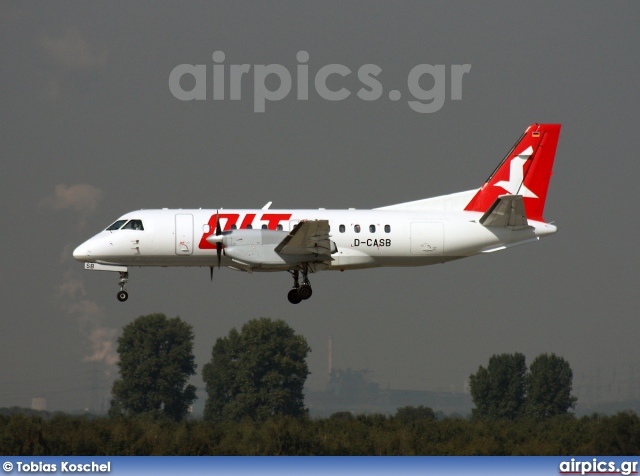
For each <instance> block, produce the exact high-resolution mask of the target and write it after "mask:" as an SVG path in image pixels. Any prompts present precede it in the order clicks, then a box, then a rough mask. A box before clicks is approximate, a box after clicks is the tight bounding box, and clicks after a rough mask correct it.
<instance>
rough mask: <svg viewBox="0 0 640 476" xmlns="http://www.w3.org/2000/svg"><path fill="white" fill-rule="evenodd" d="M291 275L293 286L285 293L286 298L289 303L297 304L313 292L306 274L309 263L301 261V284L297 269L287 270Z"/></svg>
mask: <svg viewBox="0 0 640 476" xmlns="http://www.w3.org/2000/svg"><path fill="white" fill-rule="evenodd" d="M289 272H290V273H291V275H292V276H293V288H292V289H291V291H289V294H287V298H288V299H289V302H290V303H291V304H299V303H300V302H302V301H305V300H307V299H309V298H310V297H311V295H312V294H313V290H312V289H311V283H310V282H309V278H308V274H309V265H308V264H307V263H303V265H302V284H299V282H298V280H299V276H300V271H299V270H297V269H296V270H293V271H289Z"/></svg>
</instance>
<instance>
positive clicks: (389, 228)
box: [384, 225, 391, 233]
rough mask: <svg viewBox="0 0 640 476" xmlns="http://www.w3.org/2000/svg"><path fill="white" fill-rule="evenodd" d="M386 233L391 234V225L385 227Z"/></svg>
mask: <svg viewBox="0 0 640 476" xmlns="http://www.w3.org/2000/svg"><path fill="white" fill-rule="evenodd" d="M384 232H385V233H391V225H385V226H384Z"/></svg>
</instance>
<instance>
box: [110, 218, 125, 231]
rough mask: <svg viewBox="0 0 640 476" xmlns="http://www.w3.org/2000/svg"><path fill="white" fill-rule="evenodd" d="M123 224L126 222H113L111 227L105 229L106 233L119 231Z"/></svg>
mask: <svg viewBox="0 0 640 476" xmlns="http://www.w3.org/2000/svg"><path fill="white" fill-rule="evenodd" d="M125 223H127V220H118V221H117V222H115V223H114V224H113V225H111V226H110V227H109V228H107V231H115V230H119V229H120V227H121V226H122V225H124V224H125Z"/></svg>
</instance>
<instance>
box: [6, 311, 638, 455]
mask: <svg viewBox="0 0 640 476" xmlns="http://www.w3.org/2000/svg"><path fill="white" fill-rule="evenodd" d="M193 339H194V336H193V330H192V328H191V326H190V325H189V324H187V323H185V322H184V321H182V320H181V319H180V318H179V317H175V318H172V319H169V318H167V317H166V316H165V315H164V314H150V315H147V316H140V317H139V318H138V319H136V320H135V321H133V322H131V323H130V324H128V325H127V326H125V327H124V328H123V332H122V335H121V337H120V338H119V339H118V353H119V355H120V361H119V363H118V366H119V370H120V378H119V379H118V380H116V381H115V382H114V384H113V388H112V402H111V408H110V410H109V417H106V418H105V417H99V418H91V417H88V416H70V415H64V414H54V415H46V414H45V415H42V414H33V413H32V414H25V413H24V412H0V454H6V455H10V454H15V455H54V454H65V455H152V454H154V455H205V454H210V455H285V454H286V455H414V454H416V455H418V454H422V455H426V454H434V455H518V454H530V455H534V454H539V455H543V454H558V455H560V454H566V455H569V454H573V455H583V454H608V455H614V454H637V453H640V418H639V417H638V416H637V415H636V414H635V413H619V414H618V415H615V416H613V417H603V416H598V415H593V416H591V417H583V418H580V419H578V418H575V416H574V415H573V414H571V413H569V410H571V409H572V408H573V407H574V406H575V403H576V398H575V397H574V396H572V395H571V385H572V372H571V368H570V366H569V363H568V362H567V361H565V360H564V359H562V358H561V357H558V356H555V355H554V354H551V355H548V354H542V355H540V356H538V357H537V358H536V359H534V361H533V362H532V364H531V366H530V368H527V366H526V362H525V357H524V355H522V354H519V353H516V354H501V355H494V356H492V357H491V358H490V360H489V364H488V366H487V367H486V368H485V367H482V366H480V367H479V369H478V371H477V372H476V373H475V374H473V375H471V376H470V390H471V395H472V399H473V402H474V404H475V408H474V409H473V413H472V417H471V419H462V418H443V419H439V420H438V419H436V414H435V412H434V411H433V409H431V408H428V407H424V406H419V407H412V406H409V407H403V408H399V409H398V410H397V412H396V414H395V415H394V416H385V415H353V414H351V413H349V412H338V413H335V414H333V415H332V416H331V417H329V418H325V419H311V418H309V416H308V411H307V410H306V408H305V407H304V394H303V388H304V383H305V381H306V378H307V376H308V374H309V370H308V367H307V364H306V357H307V354H308V352H309V351H310V348H309V346H308V344H307V342H306V340H305V339H304V337H303V336H300V335H297V334H296V333H295V332H294V331H293V329H291V328H290V327H289V326H288V325H287V324H286V323H285V322H284V321H282V320H275V321H274V320H271V319H268V318H261V319H254V320H251V321H249V322H247V323H246V324H244V325H243V326H242V328H241V329H240V330H237V329H232V330H231V331H230V333H229V335H228V336H226V337H222V338H218V339H217V340H216V342H215V345H214V346H213V348H212V353H211V360H210V361H209V362H208V363H207V364H206V365H204V367H203V372H202V375H203V379H204V381H205V384H206V391H207V400H206V402H205V412H204V417H203V419H202V420H194V419H192V418H189V416H188V415H189V413H188V412H189V407H190V405H191V404H192V403H193V401H194V400H195V398H196V396H195V388H194V387H193V386H192V385H189V384H188V379H189V377H190V376H192V375H194V374H195V373H196V364H195V359H194V355H193Z"/></svg>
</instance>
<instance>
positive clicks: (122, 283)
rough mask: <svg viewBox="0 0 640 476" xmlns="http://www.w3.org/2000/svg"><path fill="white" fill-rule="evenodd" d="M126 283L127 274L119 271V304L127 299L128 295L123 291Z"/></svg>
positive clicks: (127, 279)
mask: <svg viewBox="0 0 640 476" xmlns="http://www.w3.org/2000/svg"><path fill="white" fill-rule="evenodd" d="M127 281H129V273H128V272H126V271H124V272H122V271H120V281H119V284H120V291H118V301H120V302H125V301H126V300H127V299H129V293H128V292H127V291H126V290H125V287H126V285H127Z"/></svg>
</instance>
